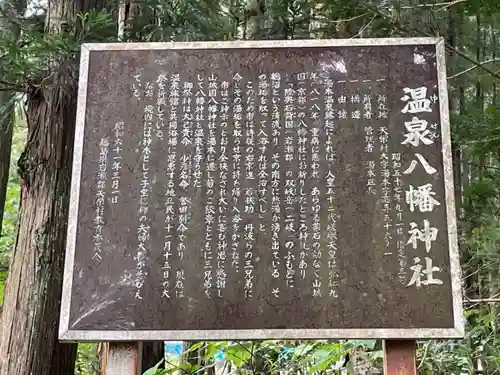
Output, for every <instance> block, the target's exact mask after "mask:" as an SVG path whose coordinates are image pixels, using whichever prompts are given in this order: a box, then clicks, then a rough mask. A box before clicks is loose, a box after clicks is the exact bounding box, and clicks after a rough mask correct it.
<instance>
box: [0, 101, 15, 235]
mask: <svg viewBox="0 0 500 375" xmlns="http://www.w3.org/2000/svg"><path fill="white" fill-rule="evenodd" d="M11 95H12V94H11V93H9V92H0V236H1V235H2V220H3V212H4V208H5V198H6V196H7V184H8V182H9V170H10V151H11V147H12V134H13V127H14V124H13V121H12V117H13V116H12V111H13V108H11V104H12V103H11Z"/></svg>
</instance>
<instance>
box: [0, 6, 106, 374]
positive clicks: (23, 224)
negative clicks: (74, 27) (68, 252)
mask: <svg viewBox="0 0 500 375" xmlns="http://www.w3.org/2000/svg"><path fill="white" fill-rule="evenodd" d="M104 5H105V2H104V1H103V0H84V1H77V0H50V1H49V10H48V13H47V21H46V28H47V32H48V33H59V32H61V29H63V27H62V20H64V22H66V23H72V22H73V21H74V20H75V19H76V15H77V14H79V13H80V12H86V11H88V10H90V9H103V8H104ZM77 63H78V61H77V60H66V61H58V62H57V64H53V69H54V71H51V72H50V75H51V83H50V84H48V85H47V86H44V87H41V88H39V89H37V90H30V91H29V92H28V94H27V121H28V141H27V144H26V148H25V150H24V152H23V154H22V155H21V158H20V160H19V171H20V177H21V207H20V221H19V232H18V238H17V241H16V246H15V249H14V252H13V254H12V258H11V265H10V272H9V276H8V279H7V284H6V288H5V297H4V309H3V314H2V315H3V316H2V318H3V319H2V332H1V342H0V361H1V368H0V375H12V374H16V375H47V374H50V375H69V374H73V371H74V361H75V356H76V349H77V345H76V344H61V343H59V341H58V337H57V333H58V326H59V311H60V299H61V286H62V275H63V266H64V251H65V241H66V228H67V220H68V203H69V192H70V185H71V161H72V153H73V141H74V127H75V112H76V88H77V77H78V76H77V70H78V67H77Z"/></svg>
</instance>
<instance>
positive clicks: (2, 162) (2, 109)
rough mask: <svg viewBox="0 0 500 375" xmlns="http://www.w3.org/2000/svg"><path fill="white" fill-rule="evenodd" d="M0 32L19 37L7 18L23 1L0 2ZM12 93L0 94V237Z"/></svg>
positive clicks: (23, 5) (19, 9) (16, 12)
mask: <svg viewBox="0 0 500 375" xmlns="http://www.w3.org/2000/svg"><path fill="white" fill-rule="evenodd" d="M0 8H1V10H2V11H1V12H0V30H10V32H11V33H13V34H14V36H15V38H18V37H19V34H20V31H21V30H20V27H19V25H18V24H16V23H15V22H12V20H11V19H9V17H15V18H18V17H19V15H21V14H23V13H24V11H25V9H26V1H25V0H4V1H0ZM13 97H14V93H13V92H8V91H2V92H0V236H1V235H2V221H3V213H4V209H5V199H6V197H7V185H8V183H9V172H10V154H11V149H12V136H13V134H14V120H13V119H14V101H13Z"/></svg>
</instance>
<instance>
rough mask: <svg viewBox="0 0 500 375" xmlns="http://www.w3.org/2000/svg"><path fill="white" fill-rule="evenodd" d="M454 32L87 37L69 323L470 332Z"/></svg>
mask: <svg viewBox="0 0 500 375" xmlns="http://www.w3.org/2000/svg"><path fill="white" fill-rule="evenodd" d="M446 85H447V83H446V70H445V49H444V42H443V40H442V39H437V38H416V39H411V38H410V39H408V38H404V39H349V40H307V41H305V40H301V41H265V42H221V43H219V42H217V43H216V42H197V43H139V44H135V43H127V44H86V45H84V46H83V47H82V51H81V71H80V86H79V97H78V114H77V124H76V140H75V152H74V165H73V181H72V192H71V206H70V218H69V220H70V221H69V231H68V240H67V256H66V265H65V275H64V293H63V301H62V312H61V324H60V338H61V339H62V340H205V339H212V340H217V339H266V338H276V339H278V338H290V339H293V338H296V339H299V338H301V339H305V338H311V339H312V338H437V337H461V336H462V335H463V330H464V327H463V320H462V307H461V290H460V266H459V259H458V250H457V229H456V218H455V204H454V197H453V191H454V190H453V174H452V159H451V145H450V125H449V114H448V99H447V87H446Z"/></svg>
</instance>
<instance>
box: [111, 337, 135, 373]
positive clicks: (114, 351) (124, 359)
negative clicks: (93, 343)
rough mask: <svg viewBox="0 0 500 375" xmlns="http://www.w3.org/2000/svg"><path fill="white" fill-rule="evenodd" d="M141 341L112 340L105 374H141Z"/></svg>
mask: <svg viewBox="0 0 500 375" xmlns="http://www.w3.org/2000/svg"><path fill="white" fill-rule="evenodd" d="M141 346H142V345H141V343H140V342H110V343H109V345H108V350H109V352H108V354H107V363H106V372H105V373H104V374H103V375H141V353H142V348H141Z"/></svg>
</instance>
